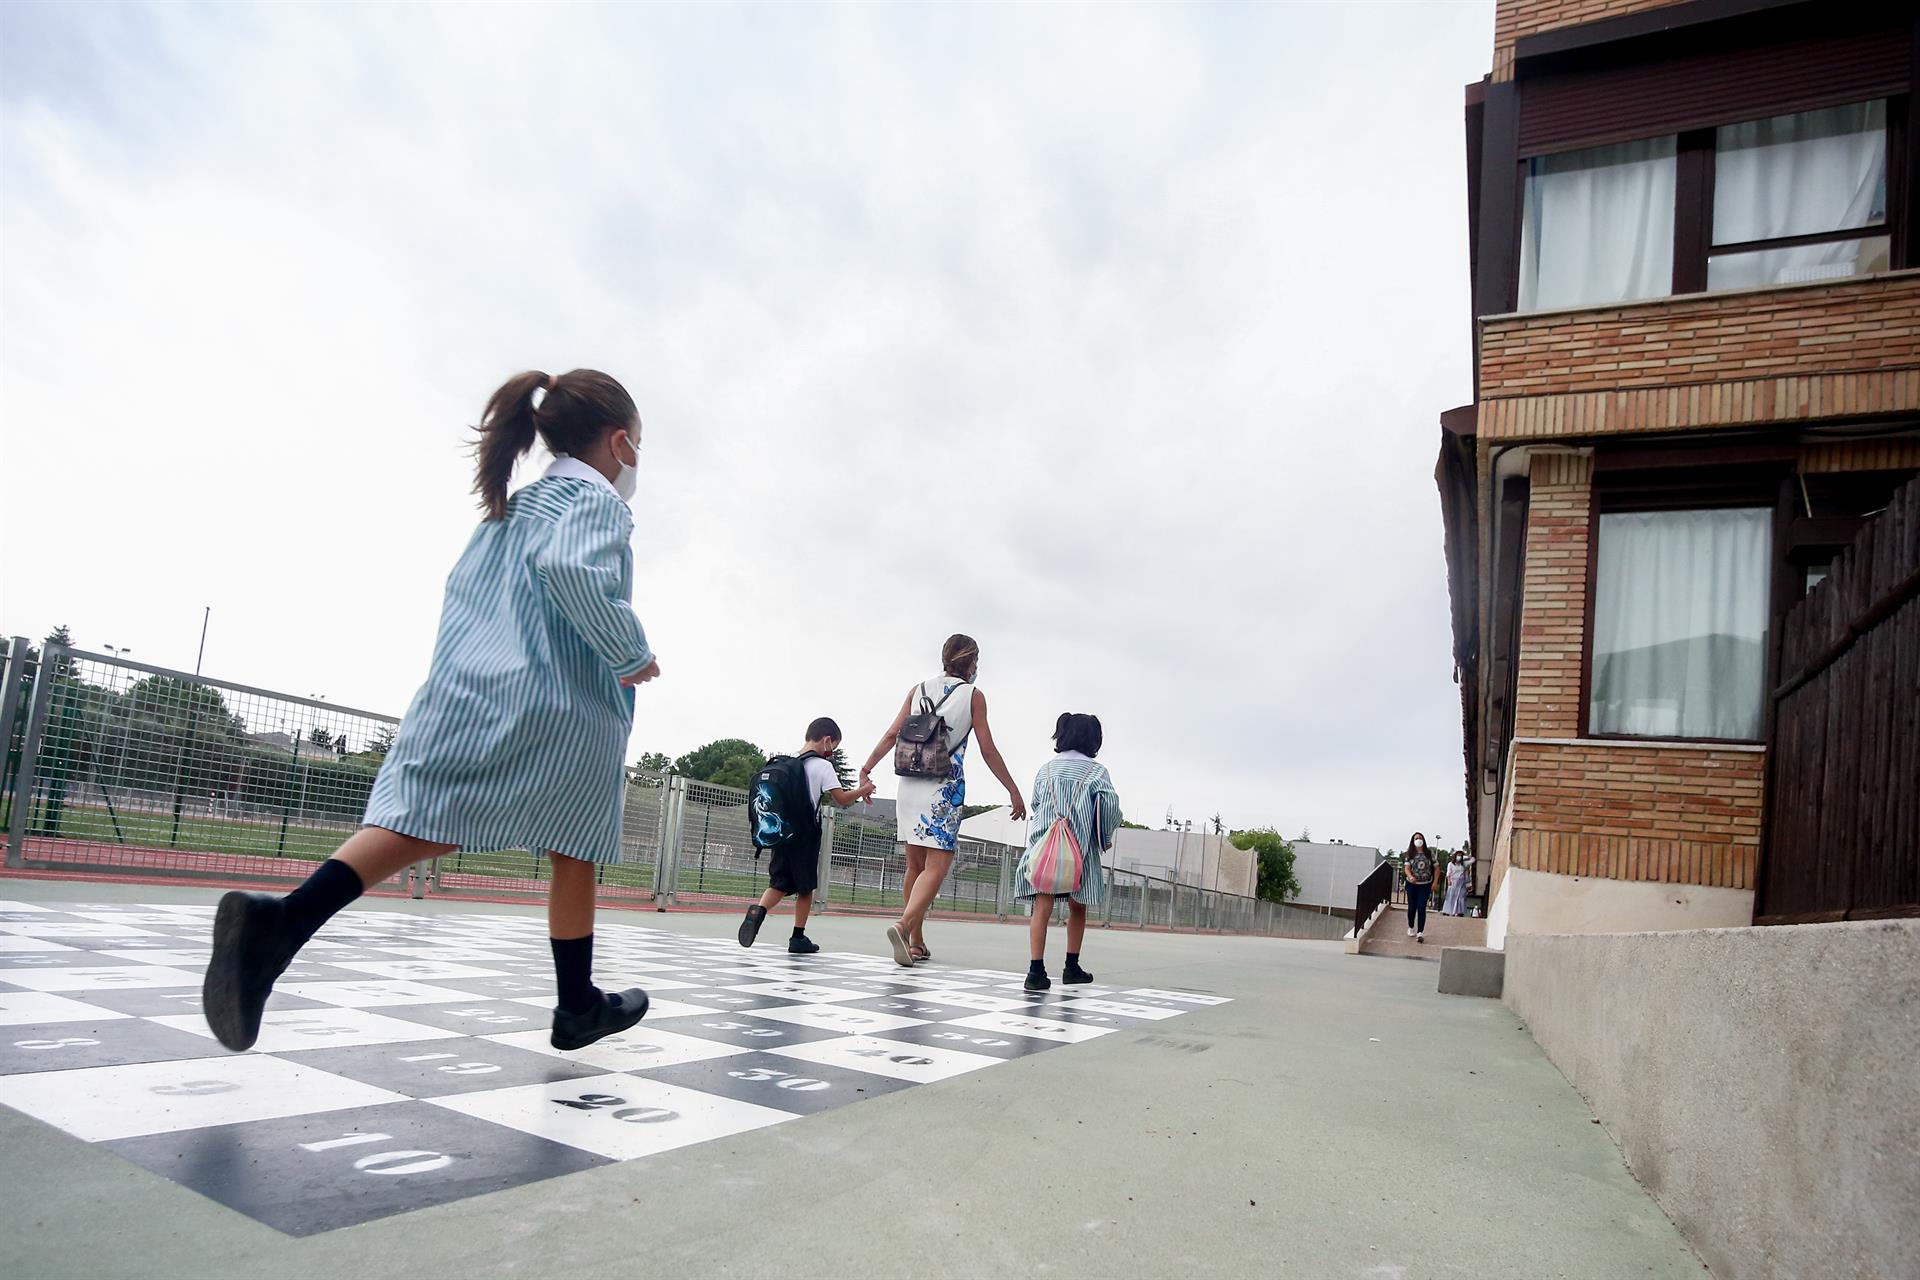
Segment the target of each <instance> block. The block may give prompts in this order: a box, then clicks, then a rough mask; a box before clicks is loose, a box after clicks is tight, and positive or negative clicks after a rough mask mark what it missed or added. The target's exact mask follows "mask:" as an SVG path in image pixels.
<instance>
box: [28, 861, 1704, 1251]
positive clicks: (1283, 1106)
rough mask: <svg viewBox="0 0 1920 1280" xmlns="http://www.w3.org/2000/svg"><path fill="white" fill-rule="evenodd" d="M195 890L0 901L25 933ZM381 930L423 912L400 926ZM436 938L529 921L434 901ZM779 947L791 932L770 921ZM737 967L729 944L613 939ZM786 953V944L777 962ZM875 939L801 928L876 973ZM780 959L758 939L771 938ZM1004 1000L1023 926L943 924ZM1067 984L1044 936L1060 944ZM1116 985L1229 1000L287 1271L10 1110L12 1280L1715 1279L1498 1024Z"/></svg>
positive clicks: (255, 1232)
mask: <svg viewBox="0 0 1920 1280" xmlns="http://www.w3.org/2000/svg"><path fill="white" fill-rule="evenodd" d="M214 896H216V895H215V894H214V892H213V891H210V890H205V889H198V888H187V887H182V888H171V887H160V888H156V887H153V886H132V885H129V886H114V885H99V884H74V883H58V882H36V881H25V880H15V879H6V880H0V897H5V898H16V899H25V900H29V901H36V900H37V901H48V902H53V901H76V900H84V901H133V902H168V901H193V902H205V901H210V900H212V898H213V897H214ZM363 905H364V906H365V907H366V908H367V909H371V910H378V909H382V908H388V909H399V910H421V909H423V904H422V903H418V902H412V901H408V900H404V899H368V900H363ZM424 909H426V910H436V911H463V912H488V911H504V912H509V913H512V914H527V913H528V911H529V908H527V907H493V906H488V905H486V904H466V903H460V902H458V901H452V902H449V901H446V900H437V901H433V902H429V903H427V904H424ZM783 914H784V913H783ZM622 918H623V919H627V920H629V921H631V922H632V923H637V924H648V925H659V926H664V927H669V928H673V929H676V930H681V931H684V932H687V933H690V934H698V935H704V936H726V935H728V934H730V933H731V932H732V930H733V928H734V925H735V920H734V919H733V918H732V917H731V916H725V915H708V914H691V913H689V914H668V915H659V914H655V913H632V914H627V913H622ZM782 923H783V922H782V921H775V922H770V925H769V928H770V930H772V929H774V928H775V927H778V926H781V925H782ZM882 927H883V923H882V922H878V921H875V920H873V919H871V918H836V917H833V916H830V915H829V916H825V917H820V918H817V919H816V923H815V926H814V927H813V929H812V933H813V936H814V937H815V938H816V940H817V941H819V942H820V943H821V944H822V945H823V946H824V947H826V948H828V949H830V950H852V951H862V952H867V953H871V954H884V952H885V945H884V942H883V940H882V938H881V928H882ZM770 936H773V935H771V934H770ZM929 941H930V943H931V944H932V947H933V949H934V952H935V954H936V955H937V956H938V957H939V959H940V961H942V962H946V963H950V964H954V965H960V966H998V967H1003V968H1017V967H1019V962H1020V961H1021V960H1022V959H1023V958H1024V954H1025V952H1024V948H1025V930H1024V927H1023V926H1010V925H998V924H993V923H989V922H964V923H961V922H947V921H938V922H935V923H934V924H933V925H932V926H930V928H929ZM1053 948H1054V951H1053V955H1052V957H1051V959H1052V962H1053V964H1054V965H1055V966H1056V968H1057V966H1058V963H1059V948H1060V934H1059V933H1058V932H1057V931H1056V933H1055V934H1054V936H1053ZM1085 963H1086V965H1087V966H1088V967H1089V968H1090V969H1092V970H1093V971H1094V972H1095V973H1096V974H1097V975H1098V978H1099V980H1100V981H1101V982H1102V983H1106V982H1120V983H1123V984H1126V985H1129V986H1158V987H1185V988H1192V989H1195V990H1201V991H1210V992H1214V993H1217V994H1220V995H1226V996H1231V997H1233V1003H1231V1004H1227V1005H1222V1006H1217V1007H1214V1008H1208V1009H1201V1010H1197V1011H1196V1012H1194V1013H1191V1014H1188V1015H1186V1016H1183V1017H1181V1018H1179V1019H1177V1020H1174V1022H1173V1023H1172V1024H1171V1025H1170V1026H1169V1027H1168V1028H1167V1029H1165V1030H1159V1031H1156V1030H1154V1029H1152V1028H1141V1029H1136V1030H1129V1031H1124V1032H1120V1033H1117V1034H1114V1035H1110V1036H1107V1037H1104V1038H1102V1039H1100V1040H1097V1041H1094V1042H1090V1043H1087V1044H1082V1045H1075V1046H1073V1047H1072V1048H1071V1049H1069V1050H1067V1051H1064V1052H1058V1053H1046V1054H1041V1055H1038V1056H1037V1057H1033V1058H1027V1059H1022V1060H1020V1061H1017V1062H1013V1063H1009V1064H1006V1065H1005V1066H1002V1067H999V1068H996V1069H995V1070H993V1071H989V1072H981V1073H978V1074H976V1075H968V1076H960V1077H957V1078H954V1079H951V1080H946V1081H942V1082H940V1083H938V1084H933V1085H928V1086H924V1087H920V1088H915V1089H912V1090H909V1091H906V1092H903V1093H899V1094H893V1095H889V1096H884V1097H879V1098H875V1099H873V1100H871V1101H866V1102H861V1103H859V1104H857V1105H854V1106H850V1107H843V1108H841V1109H839V1110H835V1111H830V1112H826V1113H824V1114H820V1115H816V1116H811V1117H808V1118H806V1119H804V1120H800V1121H796V1122H792V1123H788V1124H783V1125H777V1126H774V1127H773V1128H770V1129H765V1130H760V1131H756V1132H753V1133H748V1134H743V1135H740V1136H739V1137H736V1138H728V1139H720V1140H717V1141H713V1142H709V1143H705V1144H703V1145H700V1146H695V1147H688V1148H683V1149H680V1150H677V1151H672V1152H668V1153H665V1154H662V1155H657V1156H652V1157H649V1158H647V1159H644V1160H637V1161H632V1162H629V1163H626V1164H621V1165H615V1166H610V1167H606V1168H600V1169H594V1170H590V1171H587V1172H584V1173H578V1174H573V1175H570V1176H567V1177H564V1178H561V1179H557V1180H552V1181H546V1182H540V1183H535V1184H532V1185H529V1186H525V1187H520V1188H516V1189H514V1190H511V1191H506V1192H501V1193H498V1194H495V1195H491V1196H483V1197H479V1198H475V1199H469V1200H464V1201H459V1202H456V1203H453V1204H449V1205H445V1206H441V1207H439V1208H434V1209H427V1210H422V1211H419V1212H415V1213H410V1214H405V1215H401V1216H398V1217H394V1218H388V1219H384V1220H381V1221H378V1222H373V1223H369V1224H367V1225H365V1226H360V1227H353V1228H348V1229H345V1230H340V1231H335V1232H331V1233H328V1234H325V1235H319V1236H313V1237H309V1238H306V1239H291V1238H288V1237H285V1236H282V1235H280V1234H279V1233H277V1232H275V1231H273V1230H271V1229H270V1228H267V1227H265V1226H262V1225H260V1224H258V1223H255V1222H253V1221H251V1220H249V1219H247V1218H245V1217H242V1216H241V1215H239V1214H237V1213H234V1212H231V1211H229V1210H227V1209H225V1208H223V1207H222V1206H220V1205H218V1204H215V1203H213V1202H211V1201H208V1200H205V1199H202V1198H201V1197H199V1196H197V1195H195V1194H194V1193H192V1192H190V1191H187V1190H185V1189H184V1188H182V1187H179V1186H176V1185H174V1184H172V1183H170V1182H167V1181H165V1180H163V1179H161V1178H158V1177H155V1176H153V1175H151V1174H148V1173H146V1172H145V1171H143V1170H141V1169H139V1168H137V1167H135V1166H134V1165H132V1164H130V1163H127V1162H126V1161H123V1160H121V1159H120V1158H119V1157H117V1156H115V1155H113V1154H112V1153H111V1152H108V1151H105V1150H102V1149H98V1148H92V1147H88V1146H87V1145H85V1144H83V1143H81V1142H79V1141H77V1140H74V1139H72V1138H70V1137H68V1136H67V1135H65V1134H63V1133H61V1132H59V1131H57V1130H54V1129H52V1128H49V1127H48V1126H45V1125H43V1124H40V1123H39V1122H37V1121H33V1120H29V1119H27V1118H26V1117H24V1116H21V1115H19V1114H18V1113H15V1112H11V1111H5V1110H0V1151H4V1152H5V1157H4V1161H3V1162H0V1163H3V1164H4V1168H5V1170H6V1172H7V1175H8V1176H7V1180H6V1185H5V1186H4V1188H3V1189H0V1272H3V1273H4V1274H6V1275H8V1276H17V1277H21V1278H22V1280H56V1278H59V1277H87V1278H89V1280H93V1278H97V1277H119V1276H141V1277H173V1276H181V1277H187V1276H192V1277H196V1278H200V1277H206V1278H209V1280H211V1278H213V1277H228V1276H232V1277H247V1278H248V1280H257V1278H258V1277H261V1276H269V1277H306V1276H325V1277H335V1276H338V1277H348V1276H350V1277H353V1278H354V1280H370V1278H373V1277H385V1276H406V1277H408V1278H409V1280H428V1278H431V1277H439V1276H449V1277H453V1276H457V1277H462V1280H467V1278H474V1277H492V1276H502V1277H505V1276H540V1277H546V1276H567V1277H590V1276H602V1275H605V1276H613V1275H619V1276H622V1277H628V1276H643V1277H644V1276H673V1277H682V1276H687V1275H695V1276H705V1275H727V1276H762V1275H766V1276H776V1275H777V1276H802V1277H811V1276H821V1277H854V1276H860V1277H864V1276H896V1275H907V1276H944V1275H954V1276H973V1275H981V1276H994V1277H1006V1276H1018V1275H1044V1276H1119V1275H1126V1276H1140V1275H1144V1276H1172V1275H1181V1276H1193V1275H1200V1276H1216V1275H1217V1276H1262V1277H1399V1278H1402V1280H1420V1278H1423V1277H1451V1276H1460V1277H1468V1276H1472V1277H1505V1276H1511V1277H1526V1278H1528V1280H1538V1278H1542V1277H1626V1276H1657V1277H1680V1276H1687V1277H1699V1276H1702V1275H1704V1274H1705V1272H1704V1270H1703V1269H1702V1267H1701V1264H1700V1263H1699V1261H1698V1260H1697V1259H1695V1258H1694V1256H1693V1255H1692V1253H1691V1252H1690V1251H1689V1250H1688V1248H1687V1246H1686V1244H1685V1243H1684V1242H1683V1241H1682V1240H1681V1238H1680V1236H1679V1234H1678V1232H1677V1231H1676V1230H1675V1229H1674V1228H1673V1226H1672V1224H1671V1223H1669V1222H1668V1220H1667V1219H1666V1218H1665V1216H1664V1215H1663V1214H1662V1213H1661V1211H1660V1209H1659V1208H1658V1206H1656V1205H1655V1204H1654V1203H1653V1201H1652V1200H1651V1199H1650V1198H1649V1197H1648V1196H1647V1195H1646V1194H1645V1193H1644V1192H1643V1191H1642V1190H1641V1188H1640V1187H1639V1186H1638V1185H1637V1184H1636V1183H1635V1182H1634V1181H1633V1179H1632V1178H1631V1177H1630V1176H1629V1174H1628V1173H1627V1171H1626V1169H1625V1167H1624V1165H1623V1163H1622V1161H1621V1158H1620V1154H1619V1152H1618V1151H1617V1150H1616V1149H1615V1148H1614V1146H1613V1145H1612V1143H1611V1142H1610V1141H1609V1140H1608V1138H1607V1136H1606V1134H1605V1133H1604V1132H1603V1131H1602V1130H1601V1128H1600V1126H1599V1125H1597V1124H1595V1123H1593V1121H1592V1117H1591V1115H1590V1113H1589V1112H1588V1110H1587V1108H1586V1106H1585V1104H1584V1103H1582V1101H1581V1100H1580V1098H1579V1097H1578V1095H1576V1094H1575V1093H1574V1091H1573V1090H1572V1089H1571V1088H1570V1087H1569V1086H1568V1085H1567V1083H1566V1082H1565V1081H1564V1080H1563V1079H1562V1078H1561V1076H1560V1074H1559V1073H1558V1072H1557V1071H1556V1070H1555V1069H1554V1067H1553V1066H1552V1065H1551V1064H1550V1063H1549V1062H1548V1061H1547V1060H1546V1059H1545V1057H1544V1056H1543V1055H1542V1054H1541V1053H1540V1051H1539V1049H1538V1048H1536V1047H1535V1045H1534V1043H1533V1041H1532V1040H1531V1039H1530V1038H1529V1036H1528V1035H1527V1033H1526V1031H1525V1030H1524V1029H1523V1028H1522V1027H1521V1026H1520V1025H1519V1023H1518V1022H1517V1021H1516V1019H1515V1018H1514V1017H1513V1015H1511V1014H1510V1013H1508V1012H1507V1010H1506V1009H1505V1008H1504V1007H1502V1006H1501V1005H1500V1004H1498V1003H1497V1002H1494V1001H1490V1000H1478V999H1470V998H1461V997H1448V996H1440V995H1437V994H1436V993H1435V991H1434V980H1435V969H1434V967H1433V966H1431V965H1425V964H1419V963H1415V962H1410V961H1403V960H1395V959H1388V958H1372V957H1363V956H1348V955H1345V954H1344V953H1343V952H1342V950H1341V948H1340V945H1339V944H1337V943H1312V942H1291V941H1282V940H1273V939H1258V938H1229V937H1196V936H1191V935H1168V934H1137V933H1130V932H1125V931H1103V930H1094V931H1092V932H1091V934H1090V936H1089V938H1088V940H1087V944H1086V949H1085Z"/></svg>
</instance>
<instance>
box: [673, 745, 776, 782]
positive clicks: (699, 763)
mask: <svg viewBox="0 0 1920 1280" xmlns="http://www.w3.org/2000/svg"><path fill="white" fill-rule="evenodd" d="M766 762H767V753H766V752H764V751H762V750H761V749H760V748H758V747H756V746H754V745H753V744H752V743H751V742H748V741H747V740H746V739H744V738H720V739H718V740H716V741H713V742H709V743H708V744H707V745H706V746H704V747H701V748H700V749H699V750H697V751H689V752H688V753H687V754H686V755H683V756H681V757H680V758H679V759H678V760H675V761H674V762H673V771H674V772H675V773H678V774H681V775H684V776H685V777H688V778H692V779H694V780H696V781H699V782H711V783H714V784H715V785H717V786H722V787H745V786H746V785H747V784H748V783H749V782H751V781H753V775H754V774H755V773H757V772H759V770H760V766H761V765H763V764H765V763H766Z"/></svg>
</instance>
